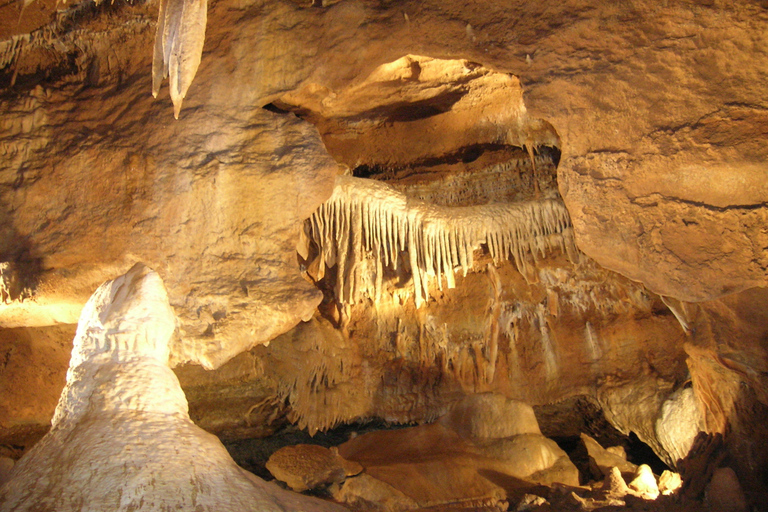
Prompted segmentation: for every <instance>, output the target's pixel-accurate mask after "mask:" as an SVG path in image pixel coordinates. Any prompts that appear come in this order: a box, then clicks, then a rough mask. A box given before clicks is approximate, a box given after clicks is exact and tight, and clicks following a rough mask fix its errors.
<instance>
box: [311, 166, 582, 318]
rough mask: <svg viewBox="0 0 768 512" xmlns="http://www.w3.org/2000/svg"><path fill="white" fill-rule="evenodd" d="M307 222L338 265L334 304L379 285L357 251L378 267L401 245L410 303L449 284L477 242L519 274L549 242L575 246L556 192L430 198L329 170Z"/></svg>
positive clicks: (394, 258)
mask: <svg viewBox="0 0 768 512" xmlns="http://www.w3.org/2000/svg"><path fill="white" fill-rule="evenodd" d="M307 229H308V230H309V236H310V238H311V239H312V241H313V242H314V243H315V244H316V245H317V246H318V247H319V248H320V251H321V253H323V255H324V257H325V260H326V264H327V265H328V266H329V267H331V266H333V265H337V266H338V269H337V279H338V281H337V283H336V291H337V299H338V300H339V301H340V303H342V304H351V303H354V302H356V301H357V300H359V299H360V298H362V296H363V295H364V294H366V293H367V294H368V295H369V296H371V297H373V296H378V295H379V294H380V293H381V290H380V289H379V288H380V286H382V284H381V283H382V279H381V277H380V273H381V272H380V271H378V270H377V271H376V272H375V273H372V272H371V271H370V270H369V269H370V268H371V266H369V265H359V264H357V259H359V258H364V257H374V258H377V259H378V260H380V265H381V267H388V268H390V269H392V270H396V268H397V264H398V258H399V257H400V251H407V252H408V253H409V256H408V259H409V263H410V267H411V273H412V276H413V287H414V297H415V300H416V305H417V307H418V306H420V305H421V304H423V303H424V302H425V301H426V300H428V299H429V285H430V282H431V281H433V280H436V281H437V283H436V284H437V286H438V287H439V288H440V289H442V279H443V276H445V278H446V283H447V286H448V288H453V287H454V286H455V279H454V272H455V271H456V270H457V269H458V268H461V269H462V272H463V274H464V275H466V273H467V271H468V270H469V269H471V268H472V265H473V264H474V261H473V252H474V251H475V250H476V249H478V248H480V247H481V245H483V244H484V245H485V246H486V247H487V248H488V251H489V252H490V254H491V257H492V258H493V260H494V262H496V263H497V264H498V263H499V262H500V261H502V260H512V261H514V263H515V265H516V267H517V269H518V270H519V271H520V272H521V273H522V274H523V275H528V274H529V272H530V266H529V260H531V259H532V260H533V261H534V262H536V261H537V260H538V258H539V257H540V256H541V257H543V256H545V255H546V253H547V252H549V251H551V250H553V249H560V250H561V251H563V252H566V253H567V254H569V256H571V255H576V254H577V251H576V249H575V245H574V241H573V231H572V228H571V221H570V217H569V216H568V211H567V210H566V208H565V206H564V205H563V204H562V202H560V201H559V200H556V199H540V200H536V201H527V202H522V203H509V204H500V203H494V204H489V205H483V206H459V207H448V206H435V205H432V204H429V203H426V202H424V201H420V200H416V199H411V198H407V197H406V196H405V195H404V194H402V193H400V192H398V191H396V190H395V189H394V188H392V187H391V186H389V185H387V184H384V183H381V182H376V181H372V180H365V179H361V178H353V177H351V176H339V177H337V178H336V187H335V188H334V192H333V195H332V196H331V198H330V199H329V200H328V201H327V202H326V203H325V204H324V205H322V206H321V207H320V208H318V209H317V211H315V213H313V214H312V217H311V218H310V219H309V220H308V222H307ZM350 245H353V247H350ZM366 254H367V256H366ZM381 267H380V266H379V263H377V267H376V268H377V269H378V268H381ZM382 272H383V268H382ZM363 273H365V274H366V275H363ZM368 274H370V275H368Z"/></svg>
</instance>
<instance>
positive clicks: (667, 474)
mask: <svg viewBox="0 0 768 512" xmlns="http://www.w3.org/2000/svg"><path fill="white" fill-rule="evenodd" d="M682 485H683V479H682V478H680V473H675V472H674V471H670V470H668V469H665V470H664V471H663V472H662V473H661V476H659V492H660V493H661V494H663V495H665V496H669V495H670V494H674V493H675V492H676V491H677V490H678V489H680V487H681V486H682Z"/></svg>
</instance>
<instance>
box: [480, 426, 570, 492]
mask: <svg viewBox="0 0 768 512" xmlns="http://www.w3.org/2000/svg"><path fill="white" fill-rule="evenodd" d="M474 443H475V444H476V445H477V446H478V448H479V449H480V452H481V453H482V454H483V455H485V456H486V457H488V458H489V459H491V460H493V461H494V462H495V464H493V467H494V469H495V470H496V471H499V472H500V473H503V474H505V475H510V476H513V477H515V478H520V479H524V480H530V481H534V482H537V483H541V484H544V485H550V484H552V483H553V482H558V483H562V484H566V485H572V486H577V485H579V471H578V469H576V466H574V464H573V463H572V462H571V461H570V459H569V458H568V455H567V454H566V453H565V452H564V451H563V450H562V449H561V448H560V447H559V446H557V443H555V442H554V441H552V440H551V439H547V438H546V437H544V436H542V435H541V434H518V435H515V436H511V437H507V438H504V439H492V440H475V441H474Z"/></svg>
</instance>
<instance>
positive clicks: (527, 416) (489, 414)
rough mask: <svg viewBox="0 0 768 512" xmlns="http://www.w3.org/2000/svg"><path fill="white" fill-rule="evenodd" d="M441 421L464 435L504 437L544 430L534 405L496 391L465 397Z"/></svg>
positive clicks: (471, 436)
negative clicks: (537, 418)
mask: <svg viewBox="0 0 768 512" xmlns="http://www.w3.org/2000/svg"><path fill="white" fill-rule="evenodd" d="M440 422H441V423H442V424H443V425H445V426H447V427H448V428H450V429H452V430H454V431H455V432H457V433H458V434H459V435H460V436H462V437H465V438H478V439H503V438H507V437H512V436H516V435H518V434H541V430H539V423H538V421H537V420H536V415H535V414H534V412H533V407H531V406H530V405H528V404H526V403H524V402H520V401H517V400H510V399H509V398H507V397H505V396H503V395H499V394H494V393H482V394H476V395H468V396H466V397H464V398H463V399H462V400H460V401H459V402H458V403H456V404H454V406H453V407H452V408H451V410H450V412H448V414H447V415H445V416H444V417H443V418H441V419H440Z"/></svg>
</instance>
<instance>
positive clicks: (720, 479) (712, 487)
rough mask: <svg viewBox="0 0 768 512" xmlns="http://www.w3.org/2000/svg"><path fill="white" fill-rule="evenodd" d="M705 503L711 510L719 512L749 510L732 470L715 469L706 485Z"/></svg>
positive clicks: (743, 511)
mask: <svg viewBox="0 0 768 512" xmlns="http://www.w3.org/2000/svg"><path fill="white" fill-rule="evenodd" d="M706 501H707V503H708V504H709V506H710V507H712V510H717V511H719V512H720V511H721V512H746V511H747V510H749V507H748V506H747V500H746V498H745V497H744V491H743V490H742V489H741V484H740V483H739V478H738V477H737V476H736V473H735V472H734V471H733V469H731V468H728V467H725V468H717V469H715V471H714V473H713V474H712V480H710V482H709V485H707V490H706Z"/></svg>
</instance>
